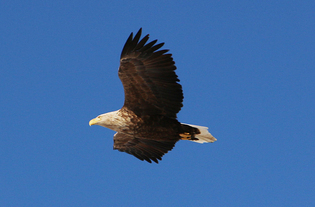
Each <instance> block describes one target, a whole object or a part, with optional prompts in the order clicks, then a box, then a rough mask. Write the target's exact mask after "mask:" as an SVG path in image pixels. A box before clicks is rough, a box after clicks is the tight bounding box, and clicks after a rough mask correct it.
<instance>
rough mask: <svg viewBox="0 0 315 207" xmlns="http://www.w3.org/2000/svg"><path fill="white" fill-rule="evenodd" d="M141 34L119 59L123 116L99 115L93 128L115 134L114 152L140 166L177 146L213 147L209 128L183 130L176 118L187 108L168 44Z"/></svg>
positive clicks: (128, 43) (120, 113) (186, 127)
mask: <svg viewBox="0 0 315 207" xmlns="http://www.w3.org/2000/svg"><path fill="white" fill-rule="evenodd" d="M141 32H142V29H141V28H140V30H139V31H138V32H137V34H136V35H135V36H134V37H133V33H131V34H130V36H129V38H128V39H127V41H126V43H125V46H124V47H123V50H122V52H121V56H120V66H119V70H118V76H119V78H120V80H121V82H122V84H123V87H124V92H125V102H124V105H123V107H122V108H121V109H120V110H117V111H113V112H109V113H105V114H101V115H99V116H97V117H96V118H94V119H92V120H91V121H90V122H89V125H90V126H91V125H100V126H103V127H106V128H109V129H111V130H114V131H116V132H117V133H116V134H115V135H114V149H117V150H119V151H121V152H126V153H129V154H131V155H133V156H135V157H137V158H138V159H140V160H142V161H143V160H146V161H147V162H150V163H151V162H152V161H154V162H156V163H158V160H162V156H163V155H164V154H165V153H167V152H168V151H170V150H172V149H173V147H174V145H175V143H176V142H178V141H179V140H190V141H193V142H198V143H205V142H214V141H216V138H214V137H213V136H212V135H211V134H210V133H209V132H208V128H207V127H203V126H197V125H191V124H183V123H180V122H179V121H178V120H177V116H176V114H177V113H178V112H179V111H180V109H181V108H182V106H183V104H182V102H183V98H184V96H183V91H182V86H181V85H180V84H179V83H178V82H179V79H178V77H177V75H176V73H175V70H176V66H175V62H174V61H173V58H172V54H170V53H168V51H169V50H166V49H162V50H159V49H160V48H161V47H162V46H163V45H164V43H159V44H157V40H153V41H152V42H149V43H147V41H148V40H149V34H148V35H146V36H145V37H143V38H142V39H141V40H140V37H141Z"/></svg>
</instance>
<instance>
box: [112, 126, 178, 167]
mask: <svg viewBox="0 0 315 207" xmlns="http://www.w3.org/2000/svg"><path fill="white" fill-rule="evenodd" d="M175 143H176V141H155V140H148V139H139V138H134V137H133V136H131V135H128V134H123V133H119V132H117V133H116V134H115V135H114V149H117V150H119V151H121V152H127V153H128V154H131V155H133V156H135V157H136V158H138V159H140V160H142V161H143V160H146V161H147V162H150V163H151V160H152V161H154V162H156V163H158V160H162V156H163V155H164V154H165V153H167V152H168V151H170V150H171V149H173V147H174V145H175Z"/></svg>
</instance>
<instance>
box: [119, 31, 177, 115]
mask: <svg viewBox="0 0 315 207" xmlns="http://www.w3.org/2000/svg"><path fill="white" fill-rule="evenodd" d="M140 36H141V29H140V30H139V31H138V33H137V34H136V35H135V37H134V38H133V33H131V34H130V36H129V38H128V39H127V41H126V43H125V46H124V48H123V50H122V53H121V57H120V66H119V72H118V75H119V78H120V80H121V82H122V84H123V86H124V91H125V103H124V107H127V108H128V109H129V110H132V111H133V112H134V113H135V114H136V115H138V116H140V117H141V116H144V115H157V114H159V115H165V116H167V117H169V118H176V114H177V113H178V112H179V111H180V109H181V107H182V106H183V104H182V102H183V92H182V87H181V85H180V84H179V83H178V82H179V80H178V78H177V75H176V74H175V70H176V67H175V62H174V61H173V58H172V54H166V52H168V50H159V51H157V50H158V49H160V48H161V47H162V46H163V45H164V43H160V44H156V42H157V40H154V41H152V42H150V43H147V44H146V42H147V41H148V39H149V35H146V36H145V37H144V38H143V39H142V40H140ZM139 40H140V41H139Z"/></svg>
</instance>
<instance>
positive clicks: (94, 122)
mask: <svg viewBox="0 0 315 207" xmlns="http://www.w3.org/2000/svg"><path fill="white" fill-rule="evenodd" d="M100 120H101V118H99V117H96V118H95V119H92V120H91V121H90V122H89V125H90V126H92V125H95V124H97V123H98V122H99V121H100Z"/></svg>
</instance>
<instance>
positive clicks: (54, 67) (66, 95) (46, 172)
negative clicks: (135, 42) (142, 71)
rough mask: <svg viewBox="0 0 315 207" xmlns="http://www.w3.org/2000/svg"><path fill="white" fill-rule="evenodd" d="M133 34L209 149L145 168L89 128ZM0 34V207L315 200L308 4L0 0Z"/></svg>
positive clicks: (115, 85) (114, 93) (314, 10)
mask: <svg viewBox="0 0 315 207" xmlns="http://www.w3.org/2000/svg"><path fill="white" fill-rule="evenodd" d="M140 27H142V28H143V34H147V33H149V34H150V38H151V40H154V39H158V40H159V42H165V46H164V48H166V49H170V52H171V53H172V54H173V57H174V60H175V62H176V66H177V68H178V69H177V74H178V76H179V78H180V80H181V82H180V83H181V84H182V86H183V90H184V96H185V99H184V107H183V108H182V110H181V111H180V113H179V114H178V118H179V120H180V121H181V122H185V123H191V124H197V125H203V126H208V127H209V131H210V132H211V133H212V134H213V135H214V136H215V137H216V138H217V139H218V141H217V142H215V143H211V144H197V143H193V142H189V141H181V142H179V143H177V144H176V147H175V148H174V149H173V150H172V151H171V152H169V153H168V154H166V155H165V156H164V157H163V160H162V161H161V162H160V163H159V164H149V163H147V162H143V161H140V160H138V159H136V158H134V157H133V156H131V155H128V154H126V153H121V152H118V151H117V150H113V149H112V148H113V146H112V145H113V135H114V132H113V131H111V130H109V129H106V128H103V127H99V126H92V127H90V126H89V125H88V122H89V120H90V119H92V118H94V117H96V116H97V115H99V114H102V113H105V112H109V111H113V110H117V109H119V108H120V107H121V106H122V105H123V101H124V94H123V88H122V84H121V82H120V80H119V78H118V76H117V69H118V65H119V57H120V52H121V50H122V47H123V45H124V43H125V41H126V39H127V37H128V36H129V34H130V33H131V32H137V31H138V29H139V28H140ZM0 30H1V31H0V90H1V91H0V92H1V94H0V95H1V97H0V113H1V114H0V122H1V123H0V124H1V125H0V126H1V128H0V206H315V161H314V160H315V139H314V134H315V110H314V106H315V97H314V94H315V84H314V81H315V38H314V37H315V2H314V1H311V0H310V1H307V0H306V1H275V0H272V1H252V0H243V1H209V0H204V1H201V0H199V1H198V0H196V1H166V0H160V1H147V0H141V1H120V0H117V1H93V0H92V1H59V0H56V1H1V2H0Z"/></svg>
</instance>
